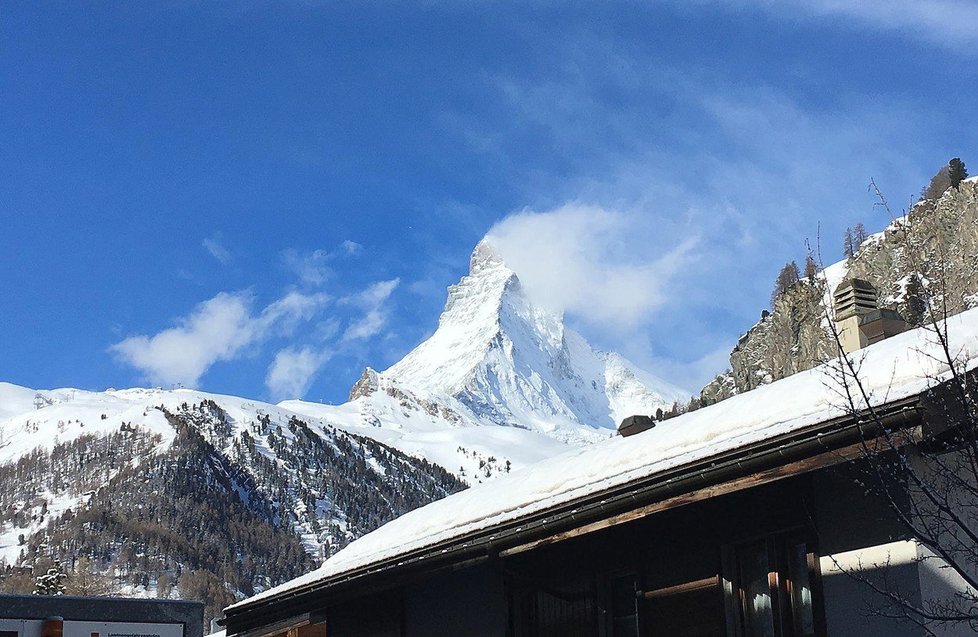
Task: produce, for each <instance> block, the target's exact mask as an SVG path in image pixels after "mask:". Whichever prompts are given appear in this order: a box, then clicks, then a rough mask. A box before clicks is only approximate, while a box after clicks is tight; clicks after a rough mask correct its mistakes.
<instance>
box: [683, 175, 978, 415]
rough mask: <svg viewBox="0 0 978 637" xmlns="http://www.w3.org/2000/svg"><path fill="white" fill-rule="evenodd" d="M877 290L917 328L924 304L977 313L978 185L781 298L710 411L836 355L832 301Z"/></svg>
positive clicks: (922, 206) (928, 203)
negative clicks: (859, 287)
mask: <svg viewBox="0 0 978 637" xmlns="http://www.w3.org/2000/svg"><path fill="white" fill-rule="evenodd" d="M849 277H855V278H860V279H865V280H867V281H869V282H870V283H872V284H873V285H874V286H875V287H876V289H877V291H878V299H877V300H878V303H879V306H880V307H881V308H886V309H891V310H896V311H897V312H899V313H900V314H901V315H902V316H903V317H904V318H905V319H907V321H908V323H910V324H911V325H919V324H920V323H921V321H922V320H924V310H925V308H926V305H927V302H926V299H928V298H929V299H930V301H931V304H932V305H933V306H934V307H946V309H947V313H948V314H949V315H952V314H957V313H959V312H961V311H963V310H966V309H968V308H972V307H975V306H978V179H974V178H972V179H968V180H966V181H964V182H962V183H961V184H959V186H958V187H957V188H950V189H948V190H946V191H945V192H944V193H943V195H942V196H941V197H940V198H939V199H925V200H922V201H920V202H918V203H917V204H916V205H915V206H914V207H913V208H912V209H911V210H910V212H909V213H908V214H907V215H906V216H905V217H901V218H899V219H895V220H894V221H893V222H892V223H891V224H890V225H889V226H888V227H887V228H886V229H885V230H884V231H883V232H880V233H878V234H874V235H871V236H870V237H869V238H868V239H867V240H866V241H865V242H863V244H862V245H861V246H859V248H858V250H857V251H856V252H855V254H854V255H853V256H852V257H851V258H848V259H845V260H844V261H840V262H838V263H835V264H833V265H831V266H829V267H827V268H825V270H824V271H823V272H821V273H819V274H818V275H817V276H816V277H815V278H814V279H813V280H808V279H802V280H801V281H800V282H799V283H798V284H796V285H795V286H793V287H792V288H790V289H789V290H787V291H786V292H785V293H784V294H782V295H780V296H779V297H778V298H777V299H776V300H775V302H774V307H772V308H771V311H770V312H765V313H764V315H763V317H762V318H761V320H760V321H759V322H758V323H757V324H756V325H754V326H753V327H752V328H751V329H750V330H748V332H747V333H746V334H745V335H744V336H742V337H741V338H740V340H739V341H738V343H737V345H736V346H735V347H734V349H733V351H732V352H731V353H730V370H729V371H727V372H726V373H724V374H721V375H720V376H718V377H717V378H716V379H715V380H714V381H712V382H711V383H710V384H708V385H707V386H706V387H704V388H703V391H702V392H701V401H702V402H704V403H706V404H709V403H712V402H716V401H718V400H723V399H724V398H727V397H729V396H731V395H733V394H737V393H741V392H745V391H749V390H751V389H753V388H755V387H757V386H759V385H762V384H765V383H770V382H772V381H775V380H778V379H779V378H783V377H785V376H789V375H791V374H794V373H796V372H799V371H802V370H806V369H810V368H812V367H814V366H815V365H817V364H819V363H821V362H824V361H825V360H827V359H828V358H830V357H831V356H833V355H834V354H835V353H836V347H835V344H834V342H833V340H832V338H831V335H830V333H829V332H828V330H827V326H826V324H825V316H826V314H825V308H826V305H829V306H830V304H831V293H832V291H834V290H835V287H836V286H837V285H838V284H839V283H840V282H841V281H842V280H844V279H846V278H849Z"/></svg>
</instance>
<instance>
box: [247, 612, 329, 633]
mask: <svg viewBox="0 0 978 637" xmlns="http://www.w3.org/2000/svg"><path fill="white" fill-rule="evenodd" d="M309 625H310V618H309V613H303V614H301V615H296V616H295V617H290V618H288V619H283V620H281V621H277V622H274V623H272V624H268V625H265V626H261V627H260V628H253V629H251V630H246V631H244V632H241V633H235V634H234V635H233V636H231V637H318V636H317V635H314V634H310V633H307V632H303V629H305V628H306V627H307V626H309ZM323 635H325V625H323Z"/></svg>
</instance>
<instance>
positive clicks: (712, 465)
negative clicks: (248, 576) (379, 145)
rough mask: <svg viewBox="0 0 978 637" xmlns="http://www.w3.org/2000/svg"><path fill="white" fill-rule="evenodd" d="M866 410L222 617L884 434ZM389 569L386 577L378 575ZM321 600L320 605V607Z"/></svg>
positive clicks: (527, 536)
mask: <svg viewBox="0 0 978 637" xmlns="http://www.w3.org/2000/svg"><path fill="white" fill-rule="evenodd" d="M920 403H921V396H920V395H915V396H912V397H910V398H906V399H903V400H898V401H894V402H893V403H890V404H888V405H884V406H882V407H877V408H876V413H877V415H879V416H880V423H881V425H882V427H883V429H895V428H907V427H912V426H917V425H919V424H921V421H922V411H923V410H922V409H921V405H920ZM868 416H869V415H868V412H866V413H862V414H859V415H857V416H853V415H846V416H842V417H839V418H835V419H832V420H828V421H825V422H822V423H820V424H817V425H814V426H810V427H805V428H803V429H801V430H799V431H795V432H791V433H788V434H785V435H783V436H778V437H775V438H771V439H768V440H763V441H760V442H757V443H754V444H751V445H748V446H745V447H740V448H738V449H734V450H731V451H728V452H724V453H722V454H718V455H716V456H711V457H709V458H705V459H703V460H700V461H697V462H694V463H691V464H688V465H683V466H681V467H676V468H673V469H670V470H667V471H663V472H659V473H656V474H653V475H650V476H647V477H644V478H640V479H637V480H633V481H631V482H629V483H627V484H623V485H618V486H616V487H612V488H610V489H607V490H605V491H602V492H599V493H595V494H589V495H587V496H583V497H581V498H578V499H576V500H572V501H570V502H567V503H564V504H561V505H558V506H555V507H553V508H550V509H547V510H544V511H540V512H537V513H535V514H532V515H529V516H527V517H525V518H520V519H517V520H511V521H508V522H503V523H500V524H498V525H496V526H493V527H489V528H487V529H481V530H479V531H474V532H472V533H469V534H466V535H463V536H460V537H456V538H452V539H449V540H445V541H443V542H439V543H437V544H434V545H431V546H427V547H424V548H421V549H417V550H415V551H411V552H409V553H404V554H401V555H398V556H395V557H392V558H389V559H386V560H382V561H379V562H375V563H372V564H369V565H366V566H363V567H360V568H357V569H353V570H351V571H348V572H346V573H343V574H341V575H338V576H336V577H332V578H329V579H325V580H320V581H317V582H312V583H310V584H307V585H305V586H302V587H299V588H296V589H293V590H289V591H284V592H282V593H281V594H279V595H276V596H274V597H271V598H268V599H263V600H259V601H256V602H255V603H252V604H248V603H246V604H245V605H243V606H241V607H238V608H235V609H232V610H230V611H227V613H226V617H225V619H223V620H222V622H221V623H222V624H224V625H226V626H228V628H229V631H228V634H229V635H239V634H244V633H250V631H253V630H254V629H255V628H258V627H260V626H262V625H267V624H268V622H269V621H273V620H275V619H284V618H287V617H290V616H295V615H298V614H300V613H302V612H308V611H309V608H310V605H313V604H314V598H319V600H320V602H322V601H325V600H323V599H322V598H323V597H324V596H325V594H327V593H329V594H330V595H331V596H333V595H334V594H335V595H336V596H337V597H343V596H344V593H349V592H350V590H351V589H353V588H356V589H357V590H361V589H371V588H376V589H377V590H381V589H384V588H390V587H392V586H395V585H396V582H394V579H395V578H393V577H392V575H395V574H402V575H405V574H408V573H416V572H425V573H430V572H434V571H438V570H444V569H449V568H458V567H459V566H461V565H471V564H475V563H479V562H484V561H487V560H489V559H491V558H492V557H495V556H497V555H499V553H500V552H501V551H505V550H507V549H511V548H513V547H517V546H520V545H523V544H527V543H530V542H533V541H534V540H538V539H540V538H542V537H545V536H547V535H550V534H553V533H555V532H558V531H560V530H568V529H572V528H575V527H578V526H583V525H585V524H587V523H589V522H593V521H596V520H600V519H602V518H605V517H608V516H611V515H616V514H620V513H624V512H627V511H630V510H633V509H635V508H637V507H641V506H643V505H648V504H652V503H655V502H658V501H661V500H665V499H667V498H671V497H675V496H678V495H682V494H685V493H689V492H691V491H693V490H696V489H700V488H703V487H705V486H711V485H717V484H722V483H724V482H727V481H730V480H734V479H736V478H740V477H744V476H747V475H751V474H753V473H755V472H758V471H763V470H765V469H770V468H772V467H776V466H780V465H783V464H787V463H790V462H793V461H796V460H801V459H804V458H806V457H809V456H812V455H815V454H817V453H822V452H826V451H833V450H837V449H840V448H842V447H845V446H847V445H851V444H853V443H857V442H860V441H862V440H867V439H870V438H875V437H876V436H878V435H879V433H881V432H880V431H879V427H878V426H877V423H876V422H875V421H874V420H872V419H871V418H870V417H868ZM382 575H383V576H384V577H385V579H384V581H383V582H382V583H378V582H377V578H378V577H379V576H382ZM322 606H323V604H322V603H318V604H315V607H317V608H322Z"/></svg>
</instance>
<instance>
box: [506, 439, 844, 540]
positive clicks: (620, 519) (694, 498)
mask: <svg viewBox="0 0 978 637" xmlns="http://www.w3.org/2000/svg"><path fill="white" fill-rule="evenodd" d="M861 455H863V447H862V444H860V443H857V444H854V445H850V446H848V447H843V448H841V449H837V450H835V451H828V452H825V453H821V454H818V455H815V456H812V457H810V458H805V459H804V460H799V461H797V462H792V463H789V464H784V465H779V466H777V467H773V468H771V469H767V470H765V471H760V472H758V473H754V474H751V475H749V476H744V477H742V478H737V479H736V480H731V481H729V482H723V483H720V484H715V485H710V486H708V487H704V488H702V489H695V490H693V491H689V492H688V493H684V494H682V495H677V496H674V497H671V498H666V499H665V500H660V501H658V502H653V503H652V504H648V505H645V506H642V507H638V508H636V509H632V510H631V511H626V512H625V513H619V514H618V515H613V516H611V517H608V518H605V519H603V520H598V521H596V522H591V523H589V524H584V525H581V526H579V527H576V528H573V529H570V530H568V531H563V532H560V533H554V534H553V535H549V536H547V537H544V538H540V539H538V540H533V541H532V542H526V543H525V544H519V545H517V546H513V547H510V548H507V549H503V550H502V551H500V552H499V556H500V557H507V556H509V555H516V554H518V553H523V552H525V551H529V550H531V549H536V548H540V547H542V546H547V545H549V544H556V543H557V542H563V541H564V540H569V539H571V538H575V537H579V536H581V535H586V534H588V533H594V532H595V531H601V530H603V529H607V528H610V527H613V526H618V525H619V524H625V523H627V522H632V521H634V520H638V519H641V518H644V517H647V516H649V515H652V514H653V513H658V512H660V511H665V510H666V509H674V508H676V507H680V506H685V505H687V504H693V503H694V502H700V501H702V500H708V499H710V498H715V497H717V496H721V495H725V494H727V493H734V492H736V491H743V490H744V489H750V488H753V487H756V486H760V485H762V484H767V483H769V482H774V481H776V480H781V479H783V478H788V477H791V476H795V475H799V474H802V473H808V472H810V471H814V470H816V469H821V468H823V467H828V466H831V465H835V464H839V463H842V462H847V461H849V460H852V459H854V458H858V457H859V456H861Z"/></svg>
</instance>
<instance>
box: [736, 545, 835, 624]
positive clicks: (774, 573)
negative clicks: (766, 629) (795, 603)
mask: <svg viewBox="0 0 978 637" xmlns="http://www.w3.org/2000/svg"><path fill="white" fill-rule="evenodd" d="M815 539H816V538H815V537H814V533H812V532H811V531H810V530H809V529H807V528H805V527H790V528H785V529H781V530H777V531H772V532H768V533H763V534H756V535H752V536H746V537H743V538H738V540H737V541H735V542H731V543H728V544H724V545H723V546H722V547H721V577H720V586H721V589H722V592H723V597H724V605H723V606H724V615H725V624H726V632H727V637H746V630H745V626H744V621H745V618H744V606H743V596H742V593H743V590H742V587H741V583H740V582H739V579H740V573H739V562H738V559H737V558H738V554H737V552H738V549H742V548H744V547H747V546H750V545H755V544H758V543H760V542H763V543H764V546H765V548H766V552H767V563H768V588H769V591H770V596H771V611H772V616H773V619H774V635H775V637H813V636H814V637H826V630H825V612H824V607H823V604H822V600H823V595H822V577H821V575H822V574H821V568H820V560H819V552H818V546H817V543H816V541H815ZM798 543H803V544H804V545H805V558H806V559H805V562H806V567H807V574H808V586H809V589H810V590H811V596H812V608H811V612H812V624H813V630H814V632H813V633H809V634H804V635H796V634H795V621H794V620H795V615H794V611H793V608H792V599H791V594H790V589H789V583H790V581H791V578H790V575H789V560H790V556H789V555H788V551H789V548H790V547H791V546H792V545H795V544H798Z"/></svg>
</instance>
